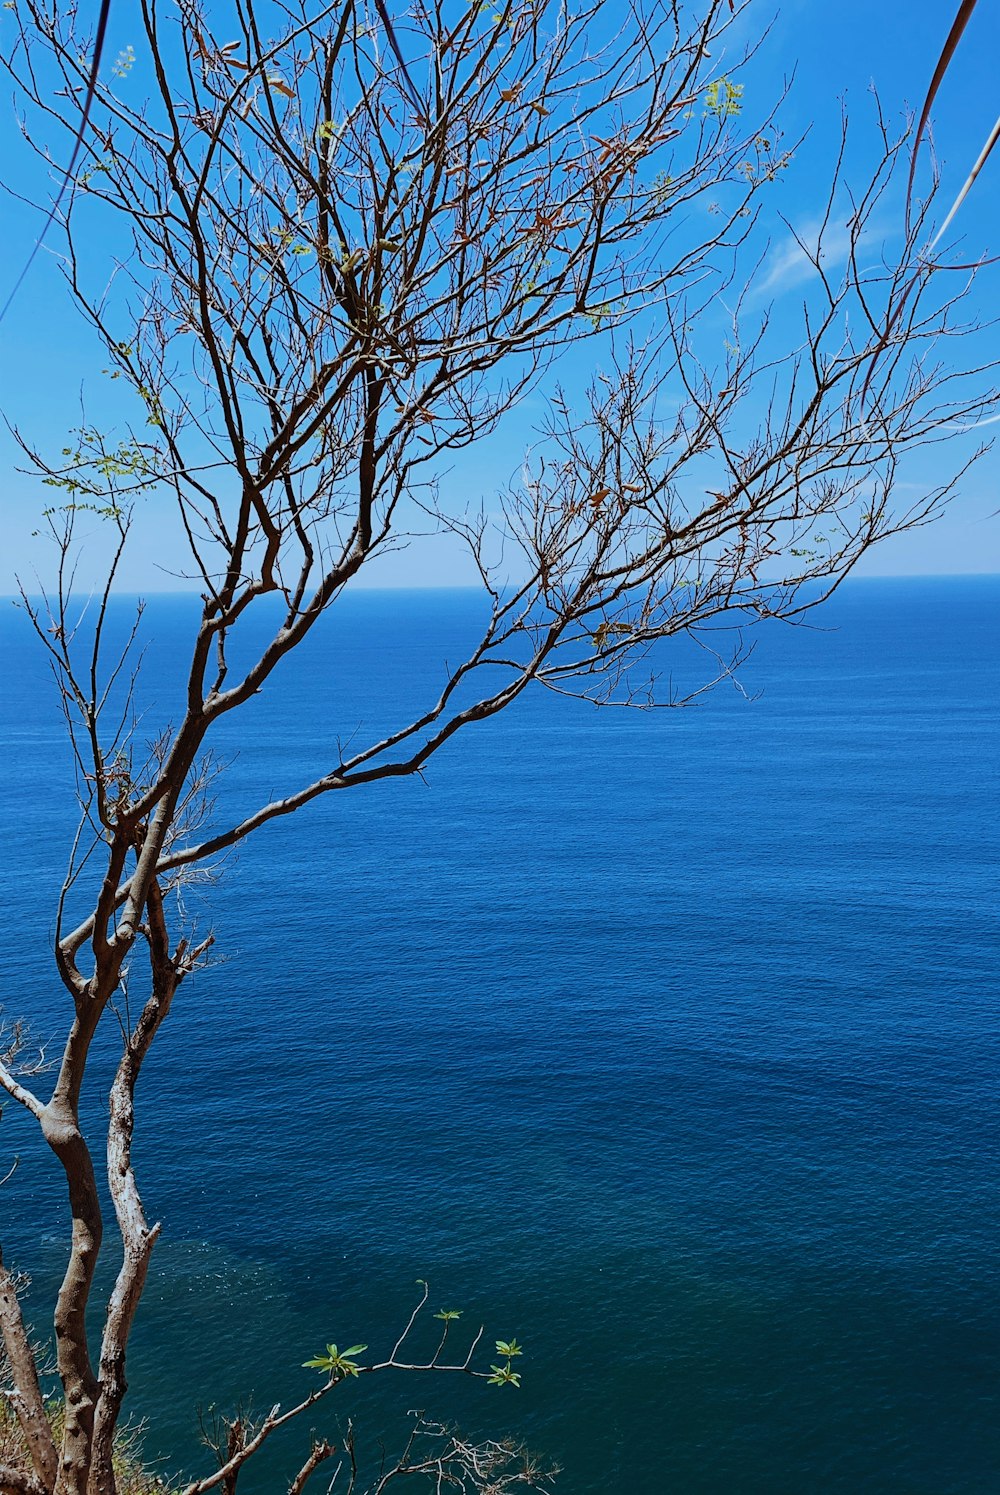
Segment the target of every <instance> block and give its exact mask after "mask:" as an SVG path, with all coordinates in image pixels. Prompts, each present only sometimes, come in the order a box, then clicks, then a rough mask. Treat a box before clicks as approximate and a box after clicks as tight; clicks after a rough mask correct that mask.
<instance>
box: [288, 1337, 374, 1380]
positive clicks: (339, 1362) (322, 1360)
mask: <svg viewBox="0 0 1000 1495" xmlns="http://www.w3.org/2000/svg"><path fill="white" fill-rule="evenodd" d="M367 1348H368V1346H367V1345H366V1344H352V1345H351V1347H350V1349H349V1350H338V1349H337V1346H336V1345H335V1344H328V1345H327V1347H326V1354H325V1355H317V1356H316V1357H315V1358H314V1359H313V1360H303V1362H302V1368H303V1370H319V1371H325V1372H326V1373H327V1374H328V1375H329V1377H330V1379H331V1381H343V1380H344V1379H345V1377H347V1376H356V1375H357V1374H358V1373H359V1371H360V1370H361V1366H360V1365H358V1364H357V1362H356V1361H355V1360H354V1359H353V1356H355V1355H360V1354H362V1352H363V1351H364V1350H367Z"/></svg>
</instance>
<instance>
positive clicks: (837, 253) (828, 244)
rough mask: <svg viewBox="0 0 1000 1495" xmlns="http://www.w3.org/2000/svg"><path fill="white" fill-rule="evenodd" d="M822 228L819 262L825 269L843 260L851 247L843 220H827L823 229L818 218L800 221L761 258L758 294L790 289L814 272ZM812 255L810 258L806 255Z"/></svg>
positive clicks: (802, 282)
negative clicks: (797, 226) (761, 266)
mask: <svg viewBox="0 0 1000 1495" xmlns="http://www.w3.org/2000/svg"><path fill="white" fill-rule="evenodd" d="M821 232H822V236H823V244H822V250H821V252H820V257H819V258H820V263H821V264H822V265H823V267H824V268H825V269H830V270H833V269H836V267H837V266H838V265H842V264H844V263H845V262H846V260H847V256H848V254H849V252H850V248H851V234H850V230H849V228H848V226H847V224H846V223H838V222H836V220H831V222H829V223H828V224H827V225H826V228H825V229H824V228H823V226H822V223H821V221H820V220H819V219H815V220H813V221H812V222H810V223H807V224H804V225H803V226H802V228H797V229H796V230H795V232H794V233H791V232H790V233H789V234H788V236H787V237H786V238H785V239H783V240H782V241H781V243H780V244H776V245H775V246H774V247H773V249H772V250H771V252H770V254H769V255H768V256H767V258H766V260H765V261H764V266H763V270H762V278H761V280H760V281H759V282H758V284H757V287H756V289H757V291H758V293H759V294H760V295H762V296H766V295H770V294H772V293H774V292H778V293H780V292H783V291H791V290H794V289H795V287H796V286H800V285H804V284H805V282H806V281H807V280H809V279H811V277H812V276H814V275H815V274H816V273H817V272H816V266H815V264H814V263H813V261H814V259H815V256H816V246H817V244H818V243H819V238H820V233H821ZM810 256H812V258H810Z"/></svg>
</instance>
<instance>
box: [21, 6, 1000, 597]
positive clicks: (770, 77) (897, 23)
mask: <svg viewBox="0 0 1000 1495" xmlns="http://www.w3.org/2000/svg"><path fill="white" fill-rule="evenodd" d="M83 3H86V0H83ZM954 8H955V7H954V4H953V3H952V0H948V3H942V0H914V3H911V4H908V5H906V6H903V5H899V4H895V5H877V4H872V3H871V0H868V3H863V0H840V3H839V4H838V5H836V6H829V5H821V4H819V3H818V0H791V3H786V4H784V5H783V7H782V9H781V11H780V12H779V13H776V12H775V10H774V8H773V7H772V6H769V5H766V4H763V3H759V4H756V5H754V6H752V7H751V9H750V12H749V14H748V17H747V18H746V19H745V20H744V22H743V23H742V24H743V27H744V32H745V34H746V35H748V36H750V35H752V34H754V30H755V29H760V28H761V27H762V26H763V25H765V24H766V23H767V22H771V29H770V32H769V35H768V36H767V37H766V39H765V40H764V42H763V45H762V48H761V51H760V53H759V55H758V57H757V58H756V60H755V62H754V63H753V65H752V68H751V71H750V73H749V74H748V76H747V79H746V83H747V96H746V106H747V109H748V110H752V111H754V112H761V111H764V110H766V109H767V107H768V106H769V104H770V102H771V101H772V100H773V99H774V98H775V97H776V96H777V95H778V93H779V92H780V91H781V89H782V86H783V83H784V81H785V80H786V79H792V88H791V93H790V96H789V98H788V99H787V101H786V103H785V104H784V106H783V109H782V114H781V119H782V122H783V126H784V131H785V135H786V137H788V138H794V137H796V136H797V135H799V134H800V133H802V132H803V131H806V130H808V131H809V135H808V139H807V140H806V142H805V144H804V145H803V146H802V148H801V149H800V150H799V151H798V152H797V155H796V159H795V161H794V163H793V165H792V167H791V169H790V170H789V171H788V173H787V174H786V175H785V177H784V179H783V180H782V182H781V184H780V196H778V195H776V196H775V199H774V203H773V206H774V208H780V212H781V213H782V214H783V215H784V216H785V217H786V218H787V219H788V220H789V222H791V223H792V224H793V225H794V226H795V227H796V228H797V229H798V230H799V231H800V232H803V233H805V234H808V231H809V225H810V223H811V222H812V221H814V220H815V217H816V214H817V212H818V210H819V209H820V207H821V206H822V203H823V200H824V193H825V185H826V181H827V178H828V174H829V168H830V163H831V160H832V155H833V151H834V148H835V145H836V140H837V133H838V130H839V121H840V112H841V103H842V101H846V104H847V108H848V111H849V114H850V116H851V119H852V121H853V133H852V147H851V150H852V162H853V166H854V170H855V172H856V174H857V175H859V176H860V175H862V174H863V170H864V165H865V153H866V150H867V149H868V147H869V145H870V142H871V139H872V136H871V102H870V98H869V95H868V88H869V85H870V83H872V82H874V83H875V85H876V86H877V88H878V90H879V94H880V97H881V100H882V104H883V108H884V109H885V111H886V113H887V114H888V115H890V116H892V117H894V118H896V117H898V116H899V115H900V113H901V111H902V110H903V109H904V108H905V107H906V106H907V105H909V106H910V107H911V108H917V107H918V106H919V104H920V102H921V100H922V98H923V95H924V92H925V90H926V86H927V82H928V79H929V76H930V72H931V69H932V67H933V64H934V61H935V60H936V58H937V55H938V53H939V51H940V48H941V44H942V42H943V39H944V35H945V33H946V31H947V27H948V24H949V23H950V20H951V17H952V15H953V13H954ZM113 15H114V17H115V21H114V27H113V31H112V35H111V36H110V38H109V46H108V52H109V54H110V56H112V57H113V56H114V55H115V52H116V50H117V49H118V48H119V47H121V46H124V45H126V44H127V43H128V42H129V40H130V39H131V38H132V36H133V35H134V33H135V30H136V28H135V27H134V25H133V24H130V22H131V17H130V5H129V0H117V5H116V9H115V10H114V11H113ZM0 19H2V20H3V21H4V22H5V23H6V24H9V23H8V22H7V18H6V17H4V16H3V13H2V12H0ZM998 56H1000V5H998V4H996V3H993V0H982V3H981V4H980V5H979V7H978V11H977V14H976V15H974V17H973V20H972V23H971V25H970V27H969V30H968V31H967V33H966V36H965V38H964V40H963V43H962V46H961V48H960V51H959V54H958V58H957V61H956V64H955V66H954V68H953V70H952V72H951V74H950V75H949V77H948V79H947V81H946V83H945V86H944V88H943V90H942V93H941V95H940V97H939V101H938V105H937V108H936V111H935V143H936V149H937V153H938V158H939V162H940V167H941V172H942V201H944V199H947V201H948V203H950V201H951V198H952V197H953V195H954V193H955V192H956V191H957V190H958V188H959V186H960V185H961V183H962V181H963V180H964V178H965V176H966V174H967V172H968V170H969V167H970V166H971V163H972V161H973V160H974V159H975V156H976V155H977V154H978V151H979V149H980V147H981V145H982V143H983V140H984V139H985V137H986V135H987V133H988V131H989V129H990V127H991V125H992V123H993V120H994V119H995V117H996V112H997V101H998V94H997V90H996V85H995V72H996V58H997V57H998ZM0 151H2V156H3V159H4V161H5V163H7V167H6V173H5V175H6V180H7V181H8V182H9V183H10V184H11V185H12V186H14V188H15V189H17V190H21V191H25V192H30V191H34V192H35V193H36V194H38V193H39V192H40V191H42V190H43V188H44V184H43V183H42V182H41V178H40V172H39V169H38V165H37V163H36V161H35V159H34V158H33V157H32V156H31V154H30V153H29V152H28V151H27V149H26V148H25V147H24V146H23V144H22V143H21V141H20V139H19V135H18V130H17V125H16V120H15V117H14V112H13V107H12V104H11V102H10V98H9V91H8V94H7V96H5V97H4V99H3V102H2V106H0ZM998 170H1000V157H997V158H996V159H995V160H994V161H991V162H990V163H989V165H988V167H987V169H986V171H985V172H984V174H983V176H982V177H981V179H980V181H979V182H978V183H977V185H976V187H975V189H974V191H973V194H972V196H971V197H970V199H969V200H968V202H967V203H966V204H965V206H964V208H963V210H962V213H961V215H960V218H959V220H958V223H957V226H956V227H957V231H958V232H959V233H960V234H961V235H962V236H963V239H964V250H965V251H966V254H965V257H967V258H976V257H978V256H980V255H982V254H985V253H989V252H994V253H996V252H998V251H1000V215H998V213H997V208H996V202H997V180H998V178H997V172H998ZM925 180H926V176H925ZM771 206H772V205H771V204H769V205H768V211H769V212H770V211H771ZM898 210H899V212H900V214H901V211H902V203H901V202H900V203H899V204H898ZM887 211H888V212H889V213H890V215H891V212H892V208H891V205H890V206H889V207H888V208H887ZM37 222H38V220H37V215H35V214H34V213H33V212H32V211H31V210H29V209H27V208H25V207H23V206H22V205H20V204H19V203H18V202H16V201H14V200H11V199H7V201H6V202H5V211H4V233H3V235H2V244H0V293H2V296H0V299H5V298H6V294H7V291H8V289H9V287H10V285H11V284H12V283H13V280H14V278H15V277H16V274H17V272H18V270H19V269H20V266H21V263H23V259H24V257H25V255H26V254H27V253H28V251H29V250H30V247H31V244H32V242H33V236H34V233H35V232H36V229H37ZM880 227H881V229H882V231H883V232H884V233H885V235H886V236H887V240H888V241H889V242H891V238H892V235H893V233H894V231H895V227H894V224H893V223H892V222H890V221H886V222H885V223H884V224H883V225H880ZM57 245H58V239H57V236H54V237H53V247H57ZM108 248H112V249H113V246H109V245H106V244H103V243H102V244H98V245H95V246H94V251H93V254H94V262H95V266H96V264H97V263H98V262H99V260H100V258H101V256H102V255H103V254H104V253H105V252H106V251H107V249H108ZM807 277H808V267H807V266H805V265H804V264H803V262H802V259H801V254H800V252H799V251H798V250H797V248H796V246H795V244H794V241H793V240H792V239H791V237H790V235H789V233H788V230H787V229H786V228H785V226H784V225H783V224H782V223H781V221H780V219H779V218H778V217H777V216H775V217H774V222H773V229H772V231H771V245H770V249H769V253H768V258H767V260H766V262H765V264H764V267H763V271H762V278H761V284H760V288H759V291H758V295H759V296H760V297H761V298H762V299H771V298H773V299H774V305H775V315H776V317H778V318H787V322H788V326H789V329H790V335H791V329H792V328H793V326H794V318H795V314H796V311H797V308H798V305H799V301H800V298H801V296H802V294H803V288H804V287H805V288H806V289H807V285H806V282H807ZM974 294H975V300H976V304H977V307H978V309H979V311H980V313H981V315H983V316H984V317H987V316H989V315H990V314H991V307H992V306H995V305H996V304H997V302H998V301H1000V265H997V266H995V267H990V268H987V269H986V270H985V271H984V272H983V273H982V275H981V278H980V283H979V285H978V287H977V289H976V291H975V293H974ZM0 342H2V344H3V349H2V357H0V411H2V413H3V415H4V417H5V418H6V420H7V421H10V422H12V423H16V424H18V425H19V426H21V427H22V428H23V429H25V430H26V431H27V432H29V433H30V434H31V436H32V437H33V438H34V439H36V440H38V441H42V442H50V443H51V445H52V446H53V447H55V448H56V449H58V448H59V447H61V446H62V445H63V437H64V433H65V432H66V431H67V430H69V429H70V428H72V427H73V426H75V425H78V424H79V423H80V409H81V398H83V399H85V400H86V404H87V410H88V416H89V417H90V418H94V416H95V414H96V415H98V416H100V415H101V414H103V412H104V408H105V405H104V402H105V401H106V400H107V398H108V395H107V381H106V380H105V379H104V377H103V375H102V373H101V370H102V368H103V366H104V362H105V360H104V359H103V358H102V354H101V351H100V348H99V347H98V346H97V344H96V342H95V340H94V339H93V338H92V336H91V334H90V333H89V332H88V330H87V329H86V328H85V327H84V326H83V324H82V323H81V321H80V320H79V318H78V316H77V314H76V312H75V310H74V309H73V307H72V306H71V304H70V302H69V300H68V297H67V296H66V295H65V292H64V291H63V288H62V284H61V280H60V276H59V273H58V270H57V267H56V265H55V263H54V260H53V256H52V255H51V254H49V253H43V254H42V255H40V256H39V257H38V259H37V260H36V262H35V265H34V267H33V268H32V271H31V273H30V276H29V278H28V280H27V281H26V283H25V285H24V287H23V289H22V292H21V294H20V296H19V297H18V299H17V302H16V304H15V306H14V307H13V308H12V310H11V312H10V313H9V315H8V317H7V319H6V321H5V323H4V324H3V326H2V328H0ZM524 414H525V420H524V421H523V422H521V423H520V429H514V430H512V432H511V434H510V436H509V437H508V438H505V439H503V440H501V442H500V443H499V445H498V444H497V443H496V442H495V441H494V442H493V443H490V444H489V445H488V446H487V447H485V448H484V450H483V451H482V452H481V453H478V454H477V453H473V454H471V455H470V456H467V457H466V458H465V459H463V462H462V465H461V468H460V469H456V470H455V471H454V472H453V473H452V474H450V475H446V476H445V477H444V478H443V481H442V495H443V496H444V497H448V496H449V495H451V496H454V497H458V496H461V497H462V499H463V501H464V499H465V498H468V499H470V500H472V501H473V502H474V503H478V501H479V500H480V498H481V499H483V500H484V501H485V503H486V504H487V506H489V503H490V500H491V498H492V495H493V493H494V492H495V490H496V485H497V482H498V476H499V478H500V480H501V481H502V479H503V478H504V477H506V476H507V474H508V473H510V472H512V471H513V469H514V468H515V467H516V465H517V459H518V452H516V451H514V449H513V448H514V447H515V446H517V445H518V444H519V443H520V442H521V441H523V439H524V435H525V434H526V431H527V427H528V425H529V424H530V414H531V412H530V410H526V411H525V412H524ZM992 430H995V431H997V432H1000V422H998V423H997V425H996V426H995V427H993V428H992ZM984 434H991V432H987V433H984ZM970 443H971V438H968V437H962V436H957V437H956V438H955V440H954V442H953V443H949V445H948V446H947V447H944V448H941V449H939V450H938V451H937V452H936V454H935V455H934V456H933V458H932V459H931V463H930V466H931V470H932V475H939V474H941V473H943V472H944V471H945V470H946V469H947V468H948V467H950V466H958V465H959V464H960V463H961V462H962V460H963V459H964V457H965V456H966V455H967V454H968V452H969V451H970V449H971V446H970ZM498 457H499V460H500V464H501V465H500V467H499V469H498ZM17 461H18V454H17V451H16V448H15V447H14V444H13V442H12V441H11V440H10V438H9V436H8V435H7V433H6V431H2V432H0V462H2V469H3V510H4V526H3V535H4V545H3V551H2V554H0V592H9V591H10V590H12V586H13V581H12V578H13V575H14V573H15V572H16V573H18V574H20V575H22V576H23V577H24V578H25V579H26V580H27V581H28V583H29V585H30V582H31V577H32V573H33V572H34V571H36V570H40V571H41V572H42V573H43V574H44V571H45V569H46V565H47V551H46V548H45V546H44V544H43V542H41V541H39V540H38V539H34V538H32V531H33V530H35V529H36V528H37V525H38V514H39V511H40V510H41V509H42V508H43V507H44V506H45V503H46V501H47V499H48V497H49V494H50V490H47V489H45V488H43V487H41V486H40V485H39V484H38V482H37V480H34V479H31V478H24V477H19V476H17V475H16V473H15V472H14V468H15V466H16V465H17ZM998 475H1000V463H998V461H997V458H996V457H994V456H990V457H987V458H986V460H985V461H984V462H982V463H981V464H980V466H979V467H978V469H977V470H976V471H975V472H974V473H973V474H972V475H970V476H969V477H968V478H967V479H966V480H965V483H964V485H963V492H962V495H961V497H960V498H959V499H958V500H956V501H955V502H954V503H953V504H952V506H951V507H950V509H949V511H948V513H947V514H946V516H945V517H944V518H943V519H942V520H940V521H939V522H938V523H937V524H935V525H934V526H932V527H931V528H929V529H925V530H922V531H918V532H914V533H912V534H909V535H905V536H901V537H898V538H897V539H895V540H893V541H890V542H888V543H887V544H886V545H885V546H883V547H881V548H880V549H879V550H878V551H877V552H875V553H874V554H873V555H871V556H870V557H868V558H866V561H865V563H864V564H865V569H866V571H867V572H868V574H892V575H900V574H908V573H911V574H920V573H924V574H926V573H932V572H965V571H968V572H975V571H980V572H981V571H1000V519H998V518H997V517H995V512H994V511H995V510H997V508H998V507H1000V496H998V488H1000V482H998ZM907 476H908V479H909V480H911V481H919V480H920V479H921V478H922V477H923V473H922V472H920V473H916V474H908V475H907ZM172 537H173V519H172V515H171V514H170V512H169V510H167V509H162V510H160V509H158V508H157V507H156V506H155V505H149V506H147V508H146V510H145V512H144V513H143V514H142V516H141V518H140V520H139V523H138V526H137V531H136V536H135V540H136V543H135V544H134V545H133V547H132V553H131V556H130V558H129V560H128V562H127V565H126V568H125V570H124V573H123V577H122V580H123V584H124V585H125V586H126V587H128V588H131V589H135V590H142V591H156V590H175V589H176V588H177V586H178V582H177V579H176V577H175V576H173V575H171V574H170V573H169V571H166V570H164V569H162V566H161V562H162V561H163V559H164V558H165V557H169V556H170V555H171V553H172V545H173V538H172ZM471 579H472V578H471V576H470V575H469V573H468V571H467V569H466V568H465V565H464V564H463V562H462V560H461V559H460V558H459V557H458V556H457V554H456V553H454V552H452V551H450V550H449V549H448V547H447V546H441V545H439V544H435V545H433V546H430V545H429V544H422V543H420V542H416V543H414V544H413V545H412V546H411V547H410V548H409V549H408V550H405V551H402V552H400V553H398V554H396V555H394V556H392V557H390V558H388V560H387V561H386V562H385V563H384V564H383V565H382V566H381V567H380V568H379V569H378V571H377V574H374V575H373V577H372V580H373V581H374V582H376V583H377V584H380V585H404V586H405V585H411V586H412V585H442V584H454V583H463V582H466V581H470V580H471Z"/></svg>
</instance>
